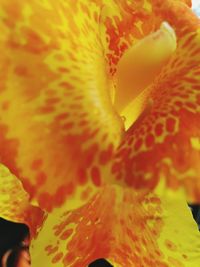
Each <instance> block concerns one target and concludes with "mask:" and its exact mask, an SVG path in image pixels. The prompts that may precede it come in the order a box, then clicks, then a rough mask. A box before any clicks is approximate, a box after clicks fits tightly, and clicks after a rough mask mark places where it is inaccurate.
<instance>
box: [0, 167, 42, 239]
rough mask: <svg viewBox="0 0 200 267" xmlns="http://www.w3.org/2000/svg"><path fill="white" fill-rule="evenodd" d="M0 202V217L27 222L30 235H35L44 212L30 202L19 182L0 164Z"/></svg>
mask: <svg viewBox="0 0 200 267" xmlns="http://www.w3.org/2000/svg"><path fill="white" fill-rule="evenodd" d="M0 203H1V204H0V217H2V218H4V219H6V220H9V221H13V222H17V223H25V224H27V225H28V226H29V229H30V233H31V235H32V236H36V234H37V232H38V228H39V227H41V225H42V223H43V221H44V219H45V214H44V212H43V211H42V210H41V209H40V208H38V207H34V206H33V205H31V204H30V202H29V195H28V194H27V193H26V192H25V190H24V188H23V186H22V184H21V182H20V181H19V180H18V179H17V178H16V177H15V176H14V175H13V174H11V173H10V171H9V170H8V169H7V168H6V167H5V166H3V165H0Z"/></svg>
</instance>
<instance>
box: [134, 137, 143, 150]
mask: <svg viewBox="0 0 200 267" xmlns="http://www.w3.org/2000/svg"><path fill="white" fill-rule="evenodd" d="M141 146H142V139H138V140H137V141H136V143H135V145H134V149H135V150H138V149H139V148H140V147H141Z"/></svg>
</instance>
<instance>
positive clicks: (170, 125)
mask: <svg viewBox="0 0 200 267" xmlns="http://www.w3.org/2000/svg"><path fill="white" fill-rule="evenodd" d="M175 123H176V121H175V119H173V118H168V119H167V122H166V129H167V131H168V132H173V131H174V130H175Z"/></svg>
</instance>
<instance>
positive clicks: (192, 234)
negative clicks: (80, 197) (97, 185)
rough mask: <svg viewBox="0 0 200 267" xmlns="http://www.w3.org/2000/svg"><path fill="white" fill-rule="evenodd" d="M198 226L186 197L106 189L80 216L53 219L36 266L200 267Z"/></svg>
mask: <svg viewBox="0 0 200 267" xmlns="http://www.w3.org/2000/svg"><path fill="white" fill-rule="evenodd" d="M199 252H200V239H199V232H198V228H197V226H196V223H195V222H194V220H193V219H192V214H191V212H190V210H189V208H188V206H187V204H186V201H185V196H184V194H183V192H181V191H180V192H178V193H174V192H171V191H167V192H166V191H165V194H161V193H160V195H159V194H158V193H155V192H152V193H149V194H148V195H142V194H141V193H138V192H135V191H133V190H130V189H127V190H123V189H122V188H118V187H107V188H104V189H103V190H102V191H101V192H99V193H98V194H97V195H96V196H95V197H94V198H93V199H92V200H91V201H90V202H89V203H88V204H87V205H85V206H84V207H82V208H79V209H77V210H75V211H71V212H65V208H63V209H62V210H61V209H60V210H57V213H56V215H55V214H51V215H49V217H48V219H47V220H46V222H45V224H44V228H43V229H42V230H41V232H40V234H39V236H38V238H37V240H35V241H33V246H32V261H33V267H35V266H38V264H40V265H44V264H46V265H48V266H58V267H63V266H67V267H79V266H87V265H88V264H89V263H90V262H92V261H94V260H95V259H97V258H106V259H108V260H109V261H110V262H111V263H112V264H114V266H118V267H124V266H135V267H140V266H151V265H152V264H154V266H159V267H161V266H162V267H171V266H179V267H183V266H185V267H187V266H191V267H196V266H197V264H198V262H199V260H200V258H199V257H200V256H199V255H200V254H199Z"/></svg>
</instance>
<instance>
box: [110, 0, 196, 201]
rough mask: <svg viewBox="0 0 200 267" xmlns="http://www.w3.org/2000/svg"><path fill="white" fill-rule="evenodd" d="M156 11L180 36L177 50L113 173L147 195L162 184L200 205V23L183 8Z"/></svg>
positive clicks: (126, 140) (173, 6)
mask: <svg viewBox="0 0 200 267" xmlns="http://www.w3.org/2000/svg"><path fill="white" fill-rule="evenodd" d="M155 10H157V13H158V14H159V16H160V17H161V18H162V19H163V20H167V21H168V22H169V23H170V25H171V26H172V27H173V28H174V29H175V30H176V34H177V42H178V44H177V50H176V52H175V54H174V56H173V57H172V58H171V59H170V61H169V62H168V64H167V65H166V66H165V67H164V68H163V69H162V71H161V74H160V75H159V76H158V77H156V79H155V80H154V83H153V84H152V88H151V95H150V98H151V100H152V104H151V108H148V110H147V112H146V113H145V114H143V115H142V116H141V117H140V118H139V119H138V121H136V123H135V124H133V125H132V127H130V129H129V130H128V131H127V133H126V136H125V138H124V142H123V143H122V145H121V146H120V147H119V150H118V152H117V154H116V160H115V163H113V165H112V172H113V173H114V175H115V178H116V180H119V181H120V179H121V181H123V182H124V181H125V183H126V184H128V185H129V186H133V187H134V188H146V189H147V190H149V189H150V190H151V189H152V188H154V187H155V186H156V185H157V183H158V181H159V180H160V179H162V178H164V179H165V181H166V184H167V186H168V187H170V188H173V189H177V188H178V187H179V186H180V185H183V186H184V187H185V189H186V191H187V194H188V199H189V200H190V201H196V202H197V201H198V202H200V194H199V192H200V179H199V175H200V167H199V160H200V146H199V140H200V128H199V125H200V109H199V104H200V91H199V90H200V28H199V25H200V23H199V19H198V18H197V17H196V16H195V15H194V14H193V13H192V11H190V10H189V9H188V8H187V7H186V6H185V5H176V4H175V3H172V2H171V1H164V2H163V5H160V6H157V7H155ZM181 12H182V13H183V14H184V15H183V16H181V17H179V16H176V15H175V14H179V13H181Z"/></svg>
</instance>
